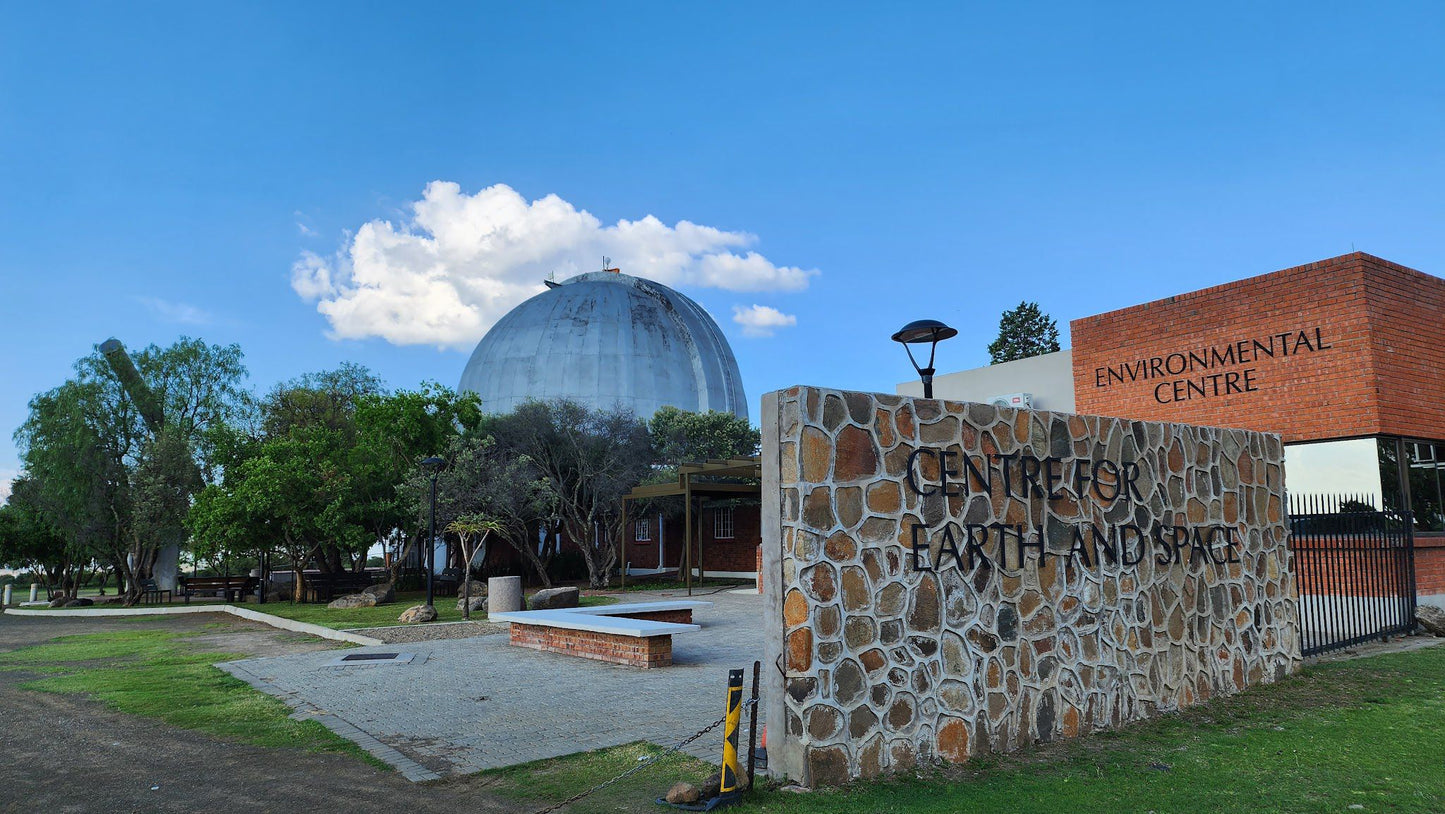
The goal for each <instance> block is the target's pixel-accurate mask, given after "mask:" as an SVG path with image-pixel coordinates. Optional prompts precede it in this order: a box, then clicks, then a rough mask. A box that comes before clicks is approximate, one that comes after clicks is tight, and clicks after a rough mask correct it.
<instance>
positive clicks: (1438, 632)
mask: <svg viewBox="0 0 1445 814" xmlns="http://www.w3.org/2000/svg"><path fill="white" fill-rule="evenodd" d="M1415 621H1417V622H1419V623H1420V627H1423V628H1425V630H1427V631H1429V632H1430V633H1431V634H1432V635H1435V636H1445V610H1441V609H1439V608H1437V607H1435V606H1434V605H1416V606H1415Z"/></svg>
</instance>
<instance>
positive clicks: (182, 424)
mask: <svg viewBox="0 0 1445 814" xmlns="http://www.w3.org/2000/svg"><path fill="white" fill-rule="evenodd" d="M134 362H135V367H136V370H137V373H138V375H139V376H140V377H141V380H142V381H143V382H144V383H145V385H146V386H147V387H148V388H149V389H150V391H151V393H152V394H153V395H154V397H155V401H156V403H157V404H159V406H160V419H161V421H160V424H161V426H160V428H159V430H158V431H153V430H152V428H151V427H149V426H148V425H147V424H146V422H145V421H144V419H143V418H142V416H141V413H140V410H139V409H138V408H137V405H136V404H135V403H134V400H133V398H132V396H131V394H130V393H129V392H128V391H127V389H126V387H125V386H124V385H123V384H122V383H121V381H120V379H119V378H118V377H117V376H116V375H115V373H114V371H113V370H112V369H111V367H110V365H109V363H107V362H106V360H105V358H104V357H103V356H102V355H101V353H100V352H99V351H98V350H97V351H96V352H93V353H91V354H90V355H88V356H85V357H83V358H81V359H80V360H79V361H78V362H77V363H76V365H75V376H74V377H73V378H72V379H71V380H69V381H67V382H65V383H64V384H62V385H61V386H60V387H57V388H55V389H54V390H51V391H48V392H46V393H42V394H40V395H38V396H36V397H35V398H34V399H32V400H31V402H30V414H29V416H28V417H27V418H26V421H25V423H24V424H22V425H21V427H20V429H19V430H18V431H16V433H15V440H16V443H17V446H19V447H20V450H21V459H22V461H23V463H24V467H25V472H26V474H27V476H28V478H29V479H30V481H31V482H32V484H33V489H34V504H35V505H36V506H38V507H39V509H40V510H41V511H42V512H43V513H44V514H45V516H46V519H47V521H48V522H49V523H50V524H51V525H52V526H54V527H55V528H56V529H58V530H59V531H60V533H61V534H62V535H64V536H65V537H66V539H67V545H68V546H70V548H71V549H72V551H73V552H74V556H75V558H76V561H77V562H81V561H84V560H85V559H87V558H88V559H93V560H96V561H99V562H101V563H105V564H107V565H109V566H110V567H111V568H112V569H113V570H114V571H115V573H116V576H117V580H118V581H119V582H120V583H121V584H123V585H124V586H125V595H126V602H127V604H134V603H135V602H136V601H137V600H138V599H139V598H140V582H141V581H142V580H144V579H147V578H148V577H150V576H151V568H152V566H153V564H154V562H155V559H156V554H157V552H158V551H159V550H160V549H161V548H162V547H164V546H166V545H169V544H175V543H178V542H180V541H182V540H183V538H184V533H183V531H182V520H183V518H184V516H185V514H186V512H187V511H188V510H189V504H190V500H191V497H192V496H193V495H194V493H195V491H196V490H197V489H198V488H199V487H200V486H201V484H202V483H203V482H204V479H205V476H206V473H207V472H208V471H209V470H210V457H211V451H212V450H211V445H210V442H209V440H208V439H209V438H210V437H211V433H212V431H213V430H214V429H215V428H216V427H218V426H220V425H223V424H225V423H226V422H227V421H228V420H230V418H231V417H232V416H233V415H235V414H237V413H238V412H239V410H240V409H241V406H242V405H243V403H244V401H245V393H244V391H243V390H242V387H241V381H242V380H243V379H244V378H245V367H244V366H243V365H242V364H241V352H240V349H239V348H238V347H237V346H235V345H231V346H219V345H207V344H206V343H204V342H202V341H200V340H196V339H190V338H188V337H182V338H181V339H180V340H178V341H177V342H176V343H175V344H173V345H171V346H170V347H166V348H161V347H158V346H156V345H151V346H149V347H147V348H145V349H144V350H142V351H141V352H140V353H139V354H137V355H136V356H135V359H134Z"/></svg>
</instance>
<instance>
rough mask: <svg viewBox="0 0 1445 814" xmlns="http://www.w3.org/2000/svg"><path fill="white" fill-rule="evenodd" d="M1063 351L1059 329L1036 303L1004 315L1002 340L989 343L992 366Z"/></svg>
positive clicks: (999, 336) (1001, 327)
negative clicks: (1060, 346) (1060, 349)
mask: <svg viewBox="0 0 1445 814" xmlns="http://www.w3.org/2000/svg"><path fill="white" fill-rule="evenodd" d="M1058 349H1059V327H1058V325H1056V324H1055V323H1054V321H1053V319H1051V318H1050V317H1049V315H1048V314H1045V313H1044V312H1043V311H1041V310H1039V304H1038V303H1036V302H1021V303H1019V305H1018V307H1017V308H1014V309H1012V310H1009V311H1005V312H1003V316H1002V317H1001V318H1000V319H999V322H998V338H997V339H995V340H994V341H993V342H990V343H989V346H988V355H989V358H990V360H991V364H995V365H996V364H999V363H1000V362H1012V361H1015V360H1018V359H1027V358H1029V357H1030V356H1041V355H1043V354H1045V353H1053V352H1055V351H1057V350H1058Z"/></svg>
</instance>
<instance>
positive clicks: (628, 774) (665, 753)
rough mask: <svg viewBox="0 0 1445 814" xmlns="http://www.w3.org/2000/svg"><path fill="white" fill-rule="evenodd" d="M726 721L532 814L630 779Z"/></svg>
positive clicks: (547, 811)
mask: <svg viewBox="0 0 1445 814" xmlns="http://www.w3.org/2000/svg"><path fill="white" fill-rule="evenodd" d="M757 703H758V700H757V699H754V698H747V699H744V700H743V703H742V706H743V708H746V707H751V706H753V705H755V704H757ZM727 719H728V716H726V715H724V716H723V717H721V718H719V719H717V720H716V721H713V722H712V723H710V724H708V725H707V726H705V727H703V728H702V729H699V730H698V731H697V732H694V733H693V734H691V735H688V736H687V737H686V738H683V739H682V740H681V741H678V743H677V745H676V746H669V747H668V748H666V749H663V750H662V751H661V752H659V753H657V754H655V755H650V756H648V758H647V759H646V760H640V761H638V763H637V765H636V766H633V767H632V768H630V769H628V770H627V771H625V772H623V773H622V774H619V775H617V776H616V777H614V778H612V779H611V780H604V781H602V782H601V783H598V784H597V785H595V786H593V787H592V788H590V789H587V790H586V791H581V792H578V793H577V794H574V795H572V796H571V797H568V798H567V799H565V800H563V801H561V802H558V803H553V804H552V805H550V806H547V807H546V808H544V809H541V810H540V811H537V812H534V814H551V813H552V812H553V811H557V810H558V809H562V808H566V807H567V806H570V805H572V804H573V803H575V802H577V801H578V800H581V799H583V798H584V797H590V796H592V795H593V794H596V793H597V792H599V791H602V790H603V789H605V788H607V787H608V786H610V785H612V784H613V783H616V782H617V781H619V780H622V779H624V778H627V777H631V776H632V775H634V774H636V773H638V772H640V771H642V770H643V769H646V768H647V767H648V766H651V765H652V764H654V763H656V762H658V761H659V760H662V759H663V758H665V757H667V756H668V755H671V754H674V753H676V752H679V751H681V750H682V747H684V746H686V745H688V744H689V743H692V742H693V741H695V740H697V739H698V738H701V737H702V736H703V735H706V734H707V733H709V732H711V731H713V730H714V729H717V728H718V727H720V726H722V725H723V722H724V721H726V720H727Z"/></svg>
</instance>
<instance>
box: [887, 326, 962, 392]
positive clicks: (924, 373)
mask: <svg viewBox="0 0 1445 814" xmlns="http://www.w3.org/2000/svg"><path fill="white" fill-rule="evenodd" d="M952 336H958V331H957V330H956V329H954V328H950V327H948V326H947V325H944V324H943V323H942V322H939V321H938V320H936V319H919V320H914V321H913V322H910V323H908V324H907V325H904V326H903V328H902V329H901V330H899V331H898V333H895V334H894V335H893V341H894V342H897V343H899V344H900V345H902V346H903V350H905V351H907V352H908V361H910V362H912V363H913V369H914V370H916V371H918V376H919V377H920V378H921V379H923V397H924V398H926V399H931V398H933V354H934V352H935V351H937V350H938V343H939V342H942V341H943V340H945V339H948V338H949V337H952ZM925 342H927V343H928V345H929V347H928V367H919V366H918V360H917V359H914V358H913V350H912V349H911V348H909V347H908V346H909V345H922V344H923V343H925Z"/></svg>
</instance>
